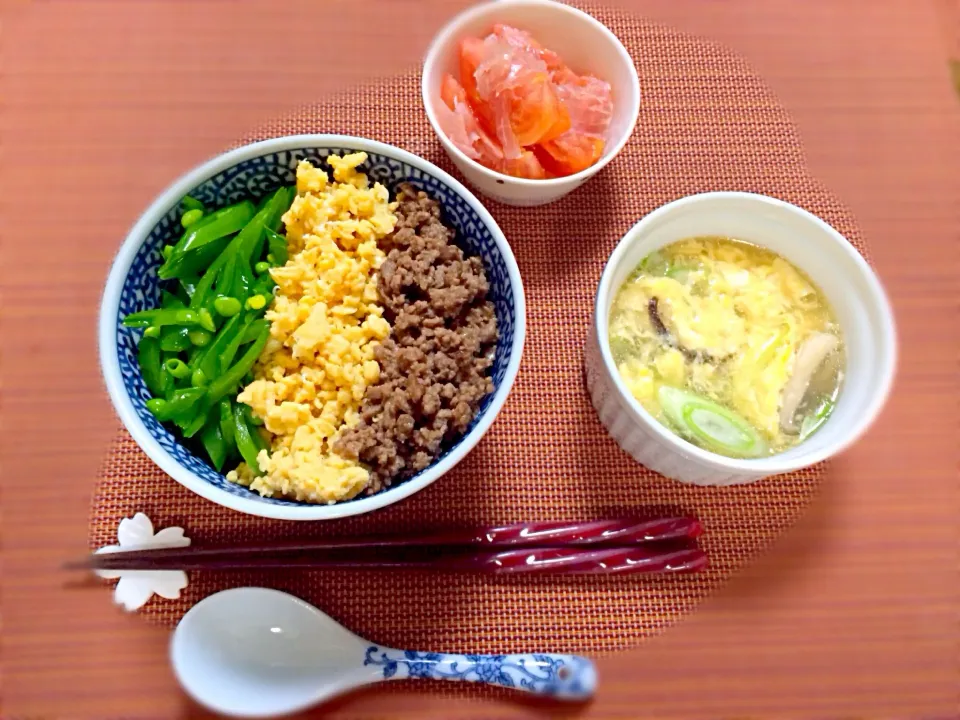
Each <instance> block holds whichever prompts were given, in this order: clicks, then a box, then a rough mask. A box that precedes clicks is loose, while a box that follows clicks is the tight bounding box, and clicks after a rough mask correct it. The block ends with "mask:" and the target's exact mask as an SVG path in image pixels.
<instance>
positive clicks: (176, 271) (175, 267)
mask: <svg viewBox="0 0 960 720" xmlns="http://www.w3.org/2000/svg"><path fill="white" fill-rule="evenodd" d="M229 244H230V236H229V235H224V236H223V237H219V238H216V239H215V240H212V241H211V242H208V243H206V244H204V245H201V246H200V247H197V248H193V249H191V250H187V251H186V252H184V253H182V254H180V255H179V256H174V257H172V258H171V259H170V261H169V267H168V269H167V270H166V277H165V279H168V278H181V277H184V276H189V275H196V274H197V273H198V272H203V271H204V270H206V269H207V268H208V267H209V266H210V263H212V262H213V261H214V260H215V259H216V257H217V256H218V255H219V254H220V253H222V252H223V251H224V250H225V249H226V247H227V245H229ZM161 277H164V276H161Z"/></svg>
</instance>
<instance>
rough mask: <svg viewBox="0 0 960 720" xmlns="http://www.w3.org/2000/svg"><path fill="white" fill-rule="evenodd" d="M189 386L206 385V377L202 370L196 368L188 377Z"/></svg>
mask: <svg viewBox="0 0 960 720" xmlns="http://www.w3.org/2000/svg"><path fill="white" fill-rule="evenodd" d="M190 384H191V385H192V386H193V387H197V388H198V387H203V386H204V385H206V384H207V376H206V375H204V374H203V370H201V369H200V368H197V369H195V370H194V371H193V373H191V375H190Z"/></svg>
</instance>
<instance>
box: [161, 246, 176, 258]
mask: <svg viewBox="0 0 960 720" xmlns="http://www.w3.org/2000/svg"><path fill="white" fill-rule="evenodd" d="M171 255H173V245H164V246H163V249H162V250H161V251H160V257H162V258H163V260H164V262H166V261H167V260H169V259H170V256H171Z"/></svg>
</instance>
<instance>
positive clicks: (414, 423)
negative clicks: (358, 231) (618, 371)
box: [336, 184, 497, 493]
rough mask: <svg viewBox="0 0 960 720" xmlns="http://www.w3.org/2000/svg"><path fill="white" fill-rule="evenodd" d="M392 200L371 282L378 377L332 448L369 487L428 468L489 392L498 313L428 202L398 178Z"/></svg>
mask: <svg viewBox="0 0 960 720" xmlns="http://www.w3.org/2000/svg"><path fill="white" fill-rule="evenodd" d="M396 199H397V201H398V203H399V205H398V207H397V210H396V215H397V226H396V229H395V230H394V231H393V233H391V234H390V235H389V236H387V237H386V238H384V240H383V241H382V243H381V246H382V247H383V249H384V250H385V251H386V252H387V253H388V254H387V259H386V260H385V261H384V263H383V265H382V266H381V267H380V272H379V276H378V281H377V287H378V291H379V294H380V302H381V303H382V304H383V306H384V310H385V313H384V314H385V316H386V318H387V320H389V321H390V324H391V325H392V327H393V330H392V332H391V334H390V337H389V338H387V340H385V341H384V342H383V343H382V344H381V345H380V346H379V347H378V348H377V351H376V358H377V362H379V363H380V379H379V381H378V382H377V383H376V384H375V385H373V386H371V387H368V388H367V391H366V394H365V395H364V398H363V404H362V407H361V410H360V417H361V419H360V422H359V423H358V424H357V425H355V426H354V427H352V428H348V429H347V430H344V431H343V433H342V434H341V436H340V438H339V439H338V441H337V444H336V450H337V452H338V453H340V454H341V455H343V456H344V457H347V458H350V459H353V460H358V461H359V462H361V463H363V464H364V465H366V466H367V467H369V468H370V486H369V487H368V489H367V492H368V493H374V492H377V491H379V490H381V489H382V488H384V487H387V486H389V485H390V484H391V483H392V482H393V481H394V480H402V479H405V478H408V477H410V476H412V475H415V474H416V473H418V472H420V471H421V470H423V469H424V468H426V467H428V466H429V465H430V464H431V463H432V462H433V461H434V460H435V459H436V457H437V456H438V455H439V454H440V452H441V451H442V450H443V449H444V447H445V446H446V445H447V444H449V443H450V442H452V441H454V440H456V439H457V438H459V437H460V436H462V435H463V434H464V433H465V432H466V430H467V428H468V427H469V426H470V423H471V422H472V421H473V418H474V416H475V415H476V413H477V409H478V408H479V406H480V402H481V401H482V400H483V398H484V397H485V396H486V395H488V394H489V393H490V392H491V391H492V390H493V381H492V380H491V379H490V377H489V369H490V366H491V365H492V364H493V351H494V346H495V344H496V341H497V318H496V315H495V314H494V310H493V304H492V303H491V302H490V301H489V300H487V299H486V297H487V291H488V289H489V284H488V282H487V277H486V274H485V272H484V269H483V263H482V262H481V261H480V259H479V258H477V257H471V258H464V255H463V251H462V250H461V249H460V248H459V247H457V246H456V245H454V244H453V243H452V240H453V235H454V233H453V231H452V230H450V229H449V228H447V227H445V226H444V225H443V223H442V222H441V220H440V206H439V204H438V203H437V201H436V200H434V199H432V198H430V197H428V196H427V195H426V194H425V193H423V192H418V191H417V190H415V189H414V188H413V187H411V186H410V185H406V184H404V185H401V186H400V188H399V190H398V192H397V197H396Z"/></svg>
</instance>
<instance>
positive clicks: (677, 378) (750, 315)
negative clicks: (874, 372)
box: [609, 237, 845, 458]
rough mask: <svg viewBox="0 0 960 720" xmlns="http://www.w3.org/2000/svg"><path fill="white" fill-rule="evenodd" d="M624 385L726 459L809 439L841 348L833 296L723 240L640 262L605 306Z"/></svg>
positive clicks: (663, 419) (827, 405)
mask: <svg viewBox="0 0 960 720" xmlns="http://www.w3.org/2000/svg"><path fill="white" fill-rule="evenodd" d="M609 332H610V349H611V352H612V354H613V359H614V362H615V363H616V365H617V369H618V371H619V373H620V377H621V378H622V379H623V382H624V383H625V384H626V386H627V388H629V390H630V392H631V393H632V395H633V396H634V397H635V398H636V399H637V401H638V402H640V403H641V404H642V405H643V407H644V408H645V409H646V410H647V411H648V412H650V414H651V415H653V416H654V417H655V418H656V419H657V420H658V421H659V422H660V423H662V424H663V425H665V426H666V427H668V428H669V429H670V430H672V431H673V432H674V433H676V434H678V435H680V436H681V437H683V438H684V439H686V440H687V441H689V442H691V443H693V444H695V445H697V446H699V447H701V448H703V449H705V450H708V451H710V452H715V453H718V454H720V455H725V456H727V457H738V458H756V457H763V456H767V455H773V454H776V453H780V452H783V451H785V450H788V449H789V448H791V447H793V446H794V445H797V444H798V443H801V442H803V441H804V440H805V439H806V438H807V437H809V436H810V435H811V434H812V433H814V432H816V430H817V429H818V428H819V427H820V426H821V425H822V424H823V423H824V422H825V421H826V419H827V417H828V416H829V415H830V412H831V411H832V410H833V407H834V403H835V401H836V397H837V394H838V392H839V391H840V387H841V384H842V380H843V371H844V365H845V357H844V348H843V342H842V337H841V333H840V328H839V325H838V324H837V322H836V319H835V318H834V316H833V312H832V310H831V308H830V306H829V305H828V303H827V301H826V298H824V296H823V294H822V293H821V291H820V290H819V288H817V287H816V286H815V285H814V284H813V283H812V282H811V281H810V279H809V278H807V277H806V276H805V275H804V274H803V273H802V272H801V271H799V270H798V269H797V268H795V267H794V266H793V265H791V264H790V263H789V262H787V261H786V260H784V259H783V258H781V257H780V256H778V255H776V254H775V253H772V252H770V251H769V250H765V249H763V248H759V247H757V246H755V245H751V244H748V243H745V242H740V241H737V240H732V239H728V238H721V237H697V238H690V239H687V240H682V241H680V242H676V243H673V244H671V245H668V246H666V247H663V248H661V249H660V250H658V251H656V252H654V253H652V254H651V255H649V256H648V257H647V258H645V259H644V260H643V262H641V263H640V265H639V267H638V268H637V269H636V270H635V271H634V273H633V274H632V275H631V276H630V277H629V278H628V279H627V280H626V282H624V284H623V286H622V287H621V288H620V290H619V291H618V292H617V295H616V297H615V299H614V302H613V307H612V308H611V310H610V328H609Z"/></svg>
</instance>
